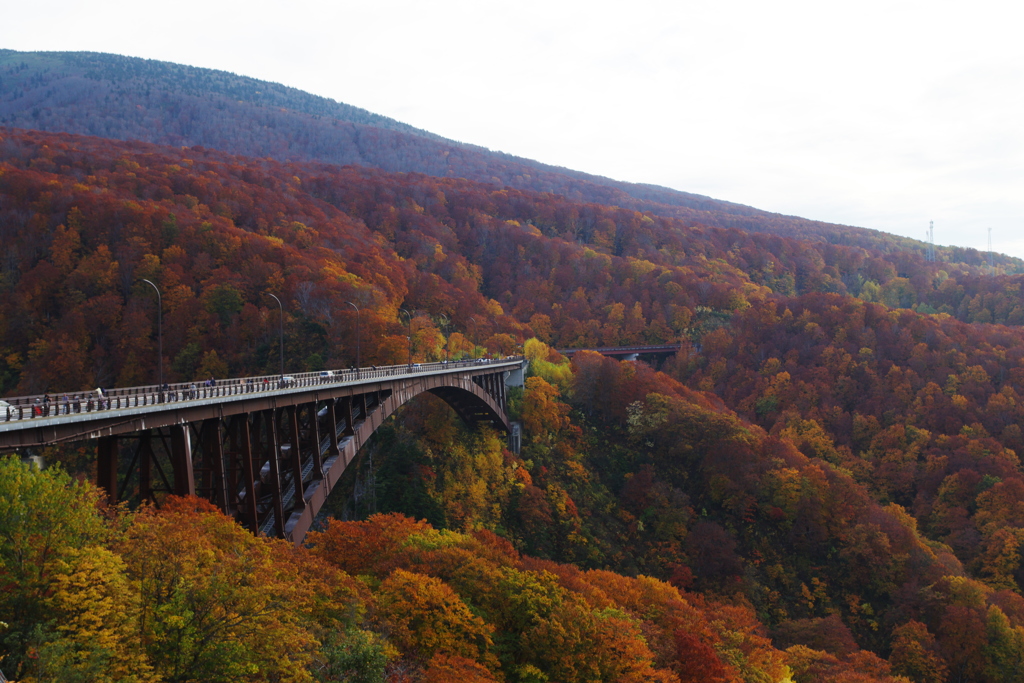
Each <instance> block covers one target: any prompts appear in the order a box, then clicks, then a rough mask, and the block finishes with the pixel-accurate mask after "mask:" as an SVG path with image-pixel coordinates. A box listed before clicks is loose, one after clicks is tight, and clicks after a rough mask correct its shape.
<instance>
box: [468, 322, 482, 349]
mask: <svg viewBox="0 0 1024 683" xmlns="http://www.w3.org/2000/svg"><path fill="white" fill-rule="evenodd" d="M468 322H471V323H473V327H472V328H471V329H472V330H473V332H472V335H473V336H472V337H470V340H469V341H470V342H472V344H473V353H475V352H476V336H477V334H478V333H479V331H480V330H479V329H477V328H478V325H477V322H476V317H475V316H472V315H471V316H469V321H468ZM471 357H472V356H471Z"/></svg>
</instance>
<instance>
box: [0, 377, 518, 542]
mask: <svg viewBox="0 0 1024 683" xmlns="http://www.w3.org/2000/svg"><path fill="white" fill-rule="evenodd" d="M523 370H524V361H523V359H522V358H521V357H514V358H505V359H499V360H476V361H456V362H450V363H424V364H419V363H417V364H413V365H408V364H407V365H393V366H386V367H372V368H360V369H350V370H334V371H324V372H313V373H301V374H296V375H293V376H285V377H283V378H282V377H281V376H280V375H272V376H271V375H268V376H259V377H243V378H233V379H227V380H218V381H217V382H215V383H214V384H213V385H211V386H206V385H201V386H195V385H192V384H174V385H165V387H163V389H161V387H157V386H147V387H128V388H118V389H111V390H108V391H105V392H103V394H102V395H100V394H99V393H98V392H96V391H92V392H85V393H83V392H76V393H71V392H69V393H68V394H67V395H65V394H57V395H48V396H45V395H44V396H23V397H17V398H8V399H6V403H8V404H9V405H7V406H3V405H0V451H3V450H13V449H18V448H27V447H39V446H46V445H51V444H57V443H65V442H76V441H84V440H95V442H96V449H97V468H96V469H97V483H98V484H99V486H100V487H102V488H103V489H104V490H105V491H106V493H107V496H108V499H109V501H110V502H112V503H116V502H119V501H122V500H128V501H131V502H136V503H138V502H141V501H145V500H150V501H153V502H156V503H159V500H160V498H161V497H162V496H163V495H166V494H175V495H197V496H200V497H203V498H206V499H207V500H210V501H211V502H213V503H214V504H215V505H217V506H218V507H219V508H220V509H221V510H223V511H224V512H225V514H228V515H231V516H233V517H235V518H236V519H237V520H238V521H239V522H240V523H242V524H244V525H245V526H247V527H248V528H250V529H251V530H252V531H253V532H255V533H266V534H269V535H276V536H280V537H283V538H287V539H289V540H290V541H292V542H293V543H300V542H301V541H302V538H303V537H304V536H305V533H306V531H308V529H309V528H310V526H311V525H312V523H313V520H314V518H315V517H316V515H317V513H318V512H319V510H320V509H321V507H322V506H323V504H324V502H325V501H326V499H327V495H328V494H329V493H330V491H331V489H332V488H333V487H334V485H335V484H337V482H338V480H339V479H340V477H341V474H342V472H343V471H344V470H345V468H346V467H347V466H348V464H349V463H351V462H352V461H353V460H354V459H355V457H356V453H357V452H358V450H359V448H360V447H361V446H362V445H363V444H364V443H366V441H367V440H368V439H369V438H370V436H371V435H372V434H373V432H374V431H375V430H376V429H377V428H378V427H380V425H381V423H382V422H383V421H384V420H385V419H386V418H387V417H388V416H389V415H391V414H392V413H393V412H394V411H395V410H396V409H398V407H400V406H401V405H403V404H404V403H406V402H408V401H409V400H411V399H412V398H413V397H415V396H417V395H419V394H421V393H423V392H426V391H429V392H430V393H433V394H434V395H436V396H438V397H440V398H441V399H442V400H444V401H445V402H446V403H448V404H449V405H450V406H451V407H452V408H453V409H454V410H455V411H456V413H458V415H459V416H460V417H461V418H462V419H463V420H465V421H466V422H467V423H468V424H470V425H471V426H477V425H489V426H491V427H493V428H496V429H499V430H502V431H505V432H508V431H509V428H510V425H509V421H508V417H507V416H506V413H505V405H506V385H508V386H521V385H522V381H523Z"/></svg>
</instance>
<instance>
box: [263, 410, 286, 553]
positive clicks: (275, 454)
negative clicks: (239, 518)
mask: <svg viewBox="0 0 1024 683" xmlns="http://www.w3.org/2000/svg"><path fill="white" fill-rule="evenodd" d="M269 415H270V431H269V433H268V434H267V438H268V439H270V458H269V460H270V480H271V483H272V484H273V487H274V491H273V496H274V529H275V530H276V531H277V536H278V538H284V522H285V520H284V491H282V490H281V440H280V439H279V438H278V434H277V410H275V409H271V410H270V411H269Z"/></svg>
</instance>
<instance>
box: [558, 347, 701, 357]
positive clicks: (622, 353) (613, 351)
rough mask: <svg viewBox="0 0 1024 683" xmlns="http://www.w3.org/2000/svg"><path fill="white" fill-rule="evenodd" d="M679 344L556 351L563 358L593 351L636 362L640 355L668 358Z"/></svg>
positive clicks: (676, 349) (677, 348)
mask: <svg viewBox="0 0 1024 683" xmlns="http://www.w3.org/2000/svg"><path fill="white" fill-rule="evenodd" d="M680 346H681V345H680V344H678V343H676V344H646V345H638V346H602V347H598V348H592V349H558V352H559V353H560V354H562V355H563V356H567V357H570V358H571V357H572V356H573V355H574V354H576V353H579V352H580V351H593V352H594V353H600V354H601V355H602V356H611V357H617V358H620V359H621V360H636V359H637V357H638V356H640V355H641V354H652V355H663V356H668V355H671V354H673V353H675V352H676V351H678V350H679V348H680Z"/></svg>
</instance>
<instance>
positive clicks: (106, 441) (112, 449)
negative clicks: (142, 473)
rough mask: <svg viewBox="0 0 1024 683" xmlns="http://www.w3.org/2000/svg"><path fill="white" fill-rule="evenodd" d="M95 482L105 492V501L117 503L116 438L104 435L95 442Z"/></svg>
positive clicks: (112, 503)
mask: <svg viewBox="0 0 1024 683" xmlns="http://www.w3.org/2000/svg"><path fill="white" fill-rule="evenodd" d="M96 455H97V460H96V483H97V485H99V487H100V488H101V489H103V490H104V491H106V492H107V502H109V503H110V504H111V505H115V504H116V503H117V438H116V437H113V436H104V437H101V438H99V439H97V443H96Z"/></svg>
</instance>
